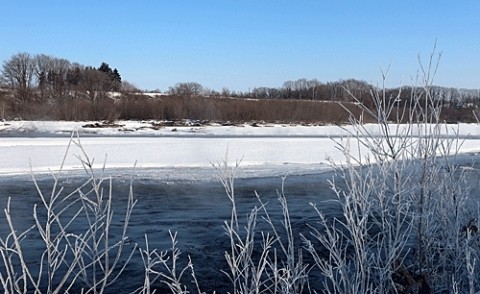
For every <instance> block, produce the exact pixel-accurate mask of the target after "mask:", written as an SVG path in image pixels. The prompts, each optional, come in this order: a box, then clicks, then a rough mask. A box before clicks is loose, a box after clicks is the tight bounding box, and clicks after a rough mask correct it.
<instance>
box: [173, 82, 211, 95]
mask: <svg viewBox="0 0 480 294" xmlns="http://www.w3.org/2000/svg"><path fill="white" fill-rule="evenodd" d="M168 92H169V93H170V94H171V95H178V96H187V97H192V96H198V95H200V94H202V92H203V86H202V85H201V84H199V83H196V82H186V83H177V84H176V85H175V86H174V87H170V89H169V90H168Z"/></svg>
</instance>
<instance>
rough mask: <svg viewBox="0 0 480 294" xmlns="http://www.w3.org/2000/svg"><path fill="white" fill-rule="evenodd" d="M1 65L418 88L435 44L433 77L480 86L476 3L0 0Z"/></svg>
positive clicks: (169, 78)
mask: <svg viewBox="0 0 480 294" xmlns="http://www.w3.org/2000/svg"><path fill="white" fill-rule="evenodd" d="M0 7H1V13H0V28H1V32H2V33H1V34H0V62H2V63H3V62H4V61H6V60H7V59H9V58H10V57H11V56H12V55H14V54H16V53H19V52H28V53H31V54H38V53H43V54H48V55H52V56H55V57H59V58H65V59H68V60H70V61H72V62H78V63H81V64H83V65H90V66H96V67H98V66H99V65H100V64H101V62H107V63H108V64H109V65H110V66H111V67H112V68H118V70H119V72H120V74H121V75H122V78H123V79H125V80H128V81H129V82H131V83H133V84H134V85H136V86H137V87H139V88H141V89H148V90H153V89H160V90H162V91H164V90H167V89H168V87H169V86H173V85H174V84H175V83H177V82H188V81H195V82H199V83H201V84H202V85H204V86H205V87H209V88H212V89H216V90H221V89H222V87H227V88H230V89H231V90H237V91H247V90H249V89H252V88H254V87H260V86H267V87H280V86H282V84H283V82H284V81H286V80H295V79H298V78H307V79H313V78H316V79H318V80H319V81H321V82H331V81H337V80H340V79H349V78H355V79H359V80H364V81H366V82H369V83H372V84H379V83H380V82H381V68H383V69H386V68H388V67H390V70H389V76H388V81H387V86H390V87H396V86H399V85H410V84H412V80H413V79H415V76H416V74H417V71H418V69H419V62H418V56H420V57H421V58H422V60H423V61H424V62H427V61H428V57H429V54H430V53H431V52H432V48H433V46H434V44H435V40H437V52H438V53H440V52H441V53H442V57H441V60H440V65H439V69H438V73H437V76H436V78H435V84H438V85H442V86H449V87H457V88H474V89H480V1H474V0H472V1H462V0H460V1H444V0H439V1H420V0H416V1H411V0H406V1H386V0H376V1H367V0H366V1H353V0H352V1H346V0H338V1H313V0H310V1H308V0H297V1H293V0H292V1H283V0H263V1H262V0H242V1H240V0H239V1H228V0H224V1H221V0H202V1H199V0H197V1H195V0H189V1H183V0H171V1H153V0H152V1H145V0H138V1H122V0H115V1H114V0H102V1H98V0H97V1H94V0H82V1H65V0H50V1H49V0H47V1H34V0H31V1H28V0H16V1H7V0H0Z"/></svg>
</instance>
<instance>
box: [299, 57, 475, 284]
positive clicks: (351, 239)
mask: <svg viewBox="0 0 480 294" xmlns="http://www.w3.org/2000/svg"><path fill="white" fill-rule="evenodd" d="M435 57H436V55H435V53H432V55H431V56H430V58H429V60H428V64H427V65H426V66H424V65H423V64H422V62H420V65H421V74H420V77H421V83H422V85H421V87H415V89H420V88H421V89H422V90H415V91H412V93H411V99H410V101H409V102H408V103H405V104H403V105H400V104H399V103H398V99H396V98H397V97H387V96H386V95H385V90H384V89H385V87H383V88H381V89H380V90H376V89H374V90H372V93H371V96H372V99H373V102H374V105H375V108H374V109H370V108H368V107H366V106H363V104H362V103H360V101H358V100H357V101H358V103H359V105H360V107H362V109H363V111H364V114H365V116H371V117H374V118H375V120H376V122H377V123H376V124H375V125H373V126H372V125H366V124H364V123H363V121H362V119H356V118H355V117H354V116H352V119H351V121H350V123H351V125H352V126H353V131H351V132H350V137H349V138H348V139H345V140H337V141H336V143H337V146H338V148H339V149H340V150H341V151H343V153H344V155H345V163H344V164H343V165H340V166H337V176H336V177H335V178H334V179H333V180H332V182H331V187H332V189H333V191H335V193H336V194H337V196H338V202H339V203H340V204H341V206H342V211H343V215H342V216H339V217H333V218H332V217H330V218H329V217H327V216H326V215H325V214H324V212H322V210H321V204H317V205H315V204H312V206H313V207H314V209H316V210H317V213H318V216H319V222H318V223H316V224H310V226H311V229H312V232H311V235H310V236H304V242H305V245H306V248H307V250H308V251H309V252H310V253H311V254H312V256H313V257H314V259H315V265H316V267H318V268H319V269H320V270H321V272H322V273H323V275H324V276H325V277H326V278H327V280H326V282H325V283H324V288H325V289H324V291H325V292H327V293H467V292H469V293H476V291H478V289H480V285H479V279H478V277H479V276H480V271H479V267H478V265H477V263H478V254H479V249H480V248H479V237H478V235H477V227H478V208H477V205H476V201H478V199H473V198H472V196H473V195H470V193H469V189H468V187H469V185H468V181H467V177H466V175H465V173H464V170H462V169H461V168H460V167H459V165H457V164H456V162H457V161H456V157H457V155H458V149H459V147H460V145H461V143H462V142H461V140H460V139H458V136H456V129H455V127H450V126H448V125H445V124H441V121H440V113H441V104H440V101H439V100H438V99H436V97H435V96H434V95H432V91H431V87H432V83H433V78H434V76H435V72H436V70H437V68H436V67H437V65H438V60H436V58H435ZM438 58H440V56H438ZM383 77H384V79H383V80H384V82H385V78H386V74H383ZM399 96H400V94H399ZM352 98H353V99H356V97H355V96H353V95H352ZM405 121H406V123H403V124H402V122H405ZM372 128H373V129H372ZM377 128H378V130H377ZM378 132H379V133H380V135H378V136H377V135H374V133H378ZM339 181H342V182H344V183H345V185H346V188H343V189H342V188H340V186H339V185H338V184H337V182H339ZM319 248H327V249H328V250H329V252H330V255H329V256H328V257H324V256H320V255H319V254H318V250H319Z"/></svg>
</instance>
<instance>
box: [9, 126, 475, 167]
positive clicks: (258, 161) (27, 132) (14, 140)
mask: <svg viewBox="0 0 480 294" xmlns="http://www.w3.org/2000/svg"><path fill="white" fill-rule="evenodd" d="M457 127H458V128H457ZM367 128H368V129H369V132H370V133H371V134H372V135H377V134H379V129H378V126H377V125H374V124H372V125H367ZM348 129H349V127H346V128H341V127H339V126H298V125H280V124H278V125H269V124H263V125H262V124H260V125H254V126H252V125H247V124H246V125H240V126H222V125H219V124H210V125H199V124H195V123H191V124H190V125H188V123H187V125H186V126H159V124H158V122H154V121H144V122H139V121H119V122H115V124H105V123H102V122H53V121H9V122H2V123H0V174H3V175H9V174H23V173H28V172H29V170H30V165H31V167H32V169H33V171H35V172H46V171H49V170H55V169H58V168H59V167H60V165H61V163H62V160H63V157H64V154H65V152H66V151H67V146H68V145H69V142H70V137H71V134H72V132H74V131H75V132H78V135H79V137H80V142H81V144H82V146H83V148H84V150H85V152H86V154H87V155H88V156H89V157H90V158H91V159H95V164H96V166H97V167H99V166H102V165H103V163H104V162H106V166H107V167H109V168H132V167H133V166H134V165H136V167H137V168H139V169H137V170H141V168H171V169H173V168H175V169H176V170H177V171H178V170H179V169H181V168H185V169H184V172H187V173H188V171H191V170H190V169H188V168H189V167H190V168H192V167H195V168H207V167H210V166H211V164H212V163H217V162H220V161H222V160H224V159H225V158H227V159H228V161H229V162H235V161H238V160H240V159H242V165H243V166H244V167H246V168H247V170H248V168H254V169H256V170H257V171H258V172H262V171H264V172H267V173H272V172H292V171H293V172H295V171H296V170H304V169H307V170H311V169H315V170H317V169H322V168H325V167H326V166H327V163H328V161H329V160H333V161H335V162H341V161H342V159H343V155H342V153H341V152H340V151H339V150H338V149H337V148H336V147H335V144H334V141H333V140H332V138H335V140H342V139H343V140H345V139H346V138H347V137H348V131H347V130H348ZM442 132H443V133H444V135H445V136H451V135H453V134H454V133H455V132H458V136H459V137H460V138H461V139H462V140H463V144H462V147H461V152H462V153H467V152H469V153H470V152H472V153H474V152H480V126H479V125H477V124H460V125H459V126H453V125H449V126H445V127H444V128H442ZM81 154H82V151H81V150H80V148H78V146H76V145H75V144H72V145H71V147H70V149H69V150H68V153H67V157H66V160H65V165H64V168H65V169H68V170H76V169H81V163H80V161H79V160H78V158H77V156H79V155H81Z"/></svg>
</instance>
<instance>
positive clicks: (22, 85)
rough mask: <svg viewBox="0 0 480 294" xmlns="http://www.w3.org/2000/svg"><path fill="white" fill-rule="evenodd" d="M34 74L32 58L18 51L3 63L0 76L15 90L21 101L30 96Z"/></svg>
mask: <svg viewBox="0 0 480 294" xmlns="http://www.w3.org/2000/svg"><path fill="white" fill-rule="evenodd" d="M34 74H35V63H34V59H33V58H32V56H31V55H30V54H29V53H25V52H23V53H18V54H16V55H13V56H12V58H10V60H8V61H6V62H4V63H3V69H2V76H3V78H4V80H5V81H6V82H7V84H8V85H9V86H10V87H11V88H12V89H14V90H16V96H17V98H19V99H20V100H22V101H23V102H25V101H27V100H29V99H30V98H31V86H32V80H33V78H34Z"/></svg>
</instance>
